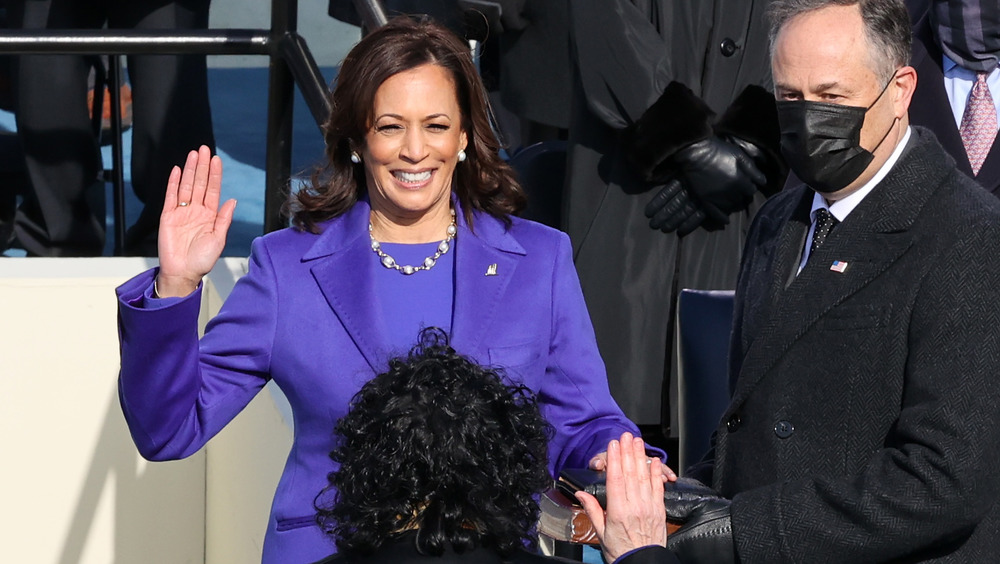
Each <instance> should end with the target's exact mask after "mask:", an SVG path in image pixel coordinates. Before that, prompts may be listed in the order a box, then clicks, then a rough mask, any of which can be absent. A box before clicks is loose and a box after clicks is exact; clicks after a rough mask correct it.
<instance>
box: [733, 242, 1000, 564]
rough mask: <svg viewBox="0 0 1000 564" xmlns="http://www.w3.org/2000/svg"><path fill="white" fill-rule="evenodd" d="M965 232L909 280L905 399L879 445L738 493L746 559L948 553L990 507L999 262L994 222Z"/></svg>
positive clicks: (995, 442)
mask: <svg viewBox="0 0 1000 564" xmlns="http://www.w3.org/2000/svg"><path fill="white" fill-rule="evenodd" d="M963 232H964V233H966V234H965V235H963V237H962V239H961V240H958V241H956V243H955V244H952V245H949V246H948V247H947V248H946V249H945V251H944V252H942V253H941V254H939V255H937V256H928V257H926V261H927V262H928V264H933V266H932V267H930V268H928V269H927V272H926V273H925V274H924V276H923V277H922V278H921V279H919V280H914V281H913V283H915V284H919V285H920V286H919V290H918V291H917V294H916V297H915V300H914V301H913V303H912V304H911V306H912V313H911V314H910V324H909V328H908V329H906V330H907V335H908V338H907V341H908V344H907V346H908V350H907V356H906V359H907V360H906V364H905V369H904V373H903V375H902V378H903V393H902V398H901V405H900V410H899V414H898V417H897V419H896V421H895V423H894V424H893V425H892V427H891V428H890V429H889V431H888V433H887V435H886V438H885V440H884V446H883V447H882V448H881V449H879V450H876V451H875V452H873V453H872V454H871V456H870V458H869V459H868V461H867V463H866V465H864V466H863V467H862V468H861V470H860V471H859V472H857V473H856V474H854V475H826V476H822V477H820V476H810V477H803V478H799V479H795V480H790V481H782V482H776V483H773V484H769V485H767V486H763V487H760V488H754V489H751V490H747V491H745V492H743V493H740V494H737V495H736V496H734V499H733V505H732V519H733V532H734V536H735V539H736V543H737V552H738V554H739V556H740V559H741V560H742V561H743V562H775V563H778V562H889V561H910V560H911V559H913V558H914V557H915V556H919V555H924V556H926V555H928V554H935V553H937V552H938V551H941V552H942V553H947V552H948V551H949V550H951V549H953V548H957V547H958V546H960V545H961V543H962V542H963V541H964V540H965V539H967V538H968V536H969V535H970V534H971V533H972V532H973V531H974V529H975V528H976V526H977V524H978V523H979V522H980V521H981V520H982V519H983V518H984V517H985V516H986V515H988V514H989V512H990V510H991V508H992V507H993V506H994V505H995V504H996V500H997V492H998V491H1000V474H998V473H997V467H998V466H1000V427H998V426H997V425H996V422H995V421H996V413H997V404H998V400H1000V398H998V395H1000V389H998V387H997V385H996V367H997V365H998V363H1000V331H997V321H998V319H1000V271H997V269H996V268H993V266H992V263H993V259H994V257H996V256H997V254H998V253H1000V245H998V243H997V241H998V240H1000V229H998V228H997V227H996V225H995V224H993V225H977V226H976V227H975V228H970V229H967V230H963ZM845 353H846V351H845ZM873 369H874V370H877V366H875V367H873ZM887 377H889V376H887ZM748 463H749V462H748Z"/></svg>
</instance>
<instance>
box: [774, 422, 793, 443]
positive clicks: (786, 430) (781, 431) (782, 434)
mask: <svg viewBox="0 0 1000 564" xmlns="http://www.w3.org/2000/svg"><path fill="white" fill-rule="evenodd" d="M794 432H795V425H792V422H791V421H784V420H782V421H778V422H777V423H775V424H774V434H775V435H778V438H779V439H787V438H788V437H791V436H792V433H794Z"/></svg>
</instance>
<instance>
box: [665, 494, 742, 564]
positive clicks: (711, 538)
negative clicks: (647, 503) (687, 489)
mask: <svg viewBox="0 0 1000 564" xmlns="http://www.w3.org/2000/svg"><path fill="white" fill-rule="evenodd" d="M730 505H731V502H730V501H729V500H728V499H725V498H722V497H717V496H706V497H703V498H701V499H700V500H697V501H690V500H688V501H684V502H682V503H677V504H669V503H668V504H667V519H668V520H671V521H681V522H683V523H684V524H683V525H682V526H681V528H680V529H678V530H677V531H676V532H674V533H673V534H672V535H670V536H668V537H667V548H668V549H669V550H670V551H671V552H673V553H674V554H675V555H677V558H678V559H679V560H680V561H681V562H683V563H684V564H689V563H701V562H705V563H711V564H735V563H736V545H735V543H734V542H733V523H732V519H731V517H730V512H729V508H730Z"/></svg>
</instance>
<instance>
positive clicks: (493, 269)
mask: <svg viewBox="0 0 1000 564" xmlns="http://www.w3.org/2000/svg"><path fill="white" fill-rule="evenodd" d="M496 275H497V263H493V264H491V265H490V266H489V268H487V269H486V276H496Z"/></svg>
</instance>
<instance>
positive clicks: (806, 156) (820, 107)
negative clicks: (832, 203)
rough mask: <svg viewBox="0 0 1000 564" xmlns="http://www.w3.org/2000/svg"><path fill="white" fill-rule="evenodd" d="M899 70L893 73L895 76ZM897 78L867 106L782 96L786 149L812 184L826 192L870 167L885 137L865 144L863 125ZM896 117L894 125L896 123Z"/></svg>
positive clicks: (781, 121)
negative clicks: (868, 148) (868, 114)
mask: <svg viewBox="0 0 1000 564" xmlns="http://www.w3.org/2000/svg"><path fill="white" fill-rule="evenodd" d="M895 76H896V75H895V73H893V78H895ZM891 83H892V79H889V82H887V83H886V85H885V86H884V87H883V88H882V92H880V93H879V95H878V98H875V101H874V102H872V103H871V105H869V106H868V107H867V108H863V107H860V106H843V105H840V104H829V103H826V102H810V101H806V100H796V101H779V102H777V106H778V125H779V126H780V127H781V154H782V155H784V157H785V160H786V161H788V166H789V167H790V168H791V169H792V171H793V172H795V175H796V176H798V177H799V178H800V179H801V180H802V181H803V182H805V183H806V184H808V185H809V187H810V188H812V189H813V190H816V191H817V192H820V193H823V194H830V193H832V192H837V191H838V190H842V189H843V188H844V187H846V186H847V185H848V184H850V183H851V182H854V181H855V180H856V179H857V178H858V177H859V176H861V173H862V172H864V171H865V169H866V168H868V165H869V164H871V162H872V160H874V159H875V155H874V154H872V151H875V149H878V147H879V145H881V144H882V141H885V138H886V137H888V136H889V131H892V126H889V130H888V131H886V132H885V135H883V136H882V140H881V141H879V142H878V145H875V148H874V149H872V150H871V151H868V150H866V149H864V148H863V147H861V127H862V126H863V125H864V123H865V114H866V113H868V110H870V109H871V107H872V106H874V105H875V104H876V103H877V102H878V101H879V99H880V98H882V94H884V93H885V91H886V89H887V88H888V87H889V84H891ZM895 123H896V122H895V120H894V121H893V125H895Z"/></svg>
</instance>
